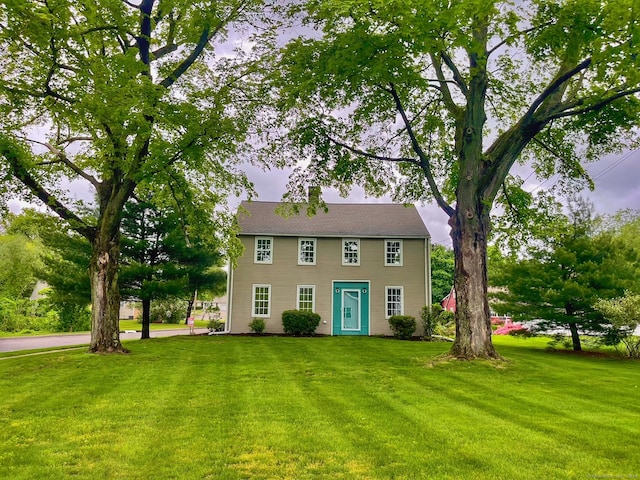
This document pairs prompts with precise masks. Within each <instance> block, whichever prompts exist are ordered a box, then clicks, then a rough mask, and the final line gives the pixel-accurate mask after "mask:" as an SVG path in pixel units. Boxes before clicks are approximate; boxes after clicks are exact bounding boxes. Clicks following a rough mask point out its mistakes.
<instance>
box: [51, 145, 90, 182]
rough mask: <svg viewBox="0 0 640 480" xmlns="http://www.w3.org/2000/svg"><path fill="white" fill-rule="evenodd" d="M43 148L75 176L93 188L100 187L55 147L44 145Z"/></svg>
mask: <svg viewBox="0 0 640 480" xmlns="http://www.w3.org/2000/svg"><path fill="white" fill-rule="evenodd" d="M44 146H45V147H47V148H48V149H49V151H50V152H51V153H53V154H54V155H55V156H56V157H58V158H59V159H60V161H61V162H62V163H64V164H65V165H66V166H67V167H69V168H70V169H71V170H72V171H73V172H74V173H75V174H76V175H78V176H80V177H82V178H84V179H85V180H87V181H88V182H89V183H91V185H93V186H94V187H95V188H98V186H99V185H100V182H99V181H98V180H97V179H96V178H95V177H94V176H93V175H89V174H88V173H87V172H85V171H84V170H82V169H81V168H80V167H78V166H77V165H76V164H75V163H73V162H72V161H71V160H69V158H68V157H67V155H66V154H65V153H64V152H63V151H62V150H58V149H57V148H56V147H54V146H53V145H51V144H50V143H45V144H44Z"/></svg>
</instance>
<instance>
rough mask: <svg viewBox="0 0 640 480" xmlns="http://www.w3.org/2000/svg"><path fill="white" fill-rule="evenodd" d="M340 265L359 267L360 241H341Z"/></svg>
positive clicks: (355, 239) (349, 239)
mask: <svg viewBox="0 0 640 480" xmlns="http://www.w3.org/2000/svg"><path fill="white" fill-rule="evenodd" d="M342 265H360V240H359V239H357V238H345V239H343V240H342Z"/></svg>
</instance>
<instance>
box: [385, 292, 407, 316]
mask: <svg viewBox="0 0 640 480" xmlns="http://www.w3.org/2000/svg"><path fill="white" fill-rule="evenodd" d="M392 288H399V289H400V315H404V287H402V286H400V285H388V286H386V287H384V318H386V319H387V320H388V319H389V318H391V316H390V315H389V290H390V289H392Z"/></svg>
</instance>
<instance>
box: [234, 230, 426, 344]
mask: <svg viewBox="0 0 640 480" xmlns="http://www.w3.org/2000/svg"><path fill="white" fill-rule="evenodd" d="M267 236H268V237H270V238H272V239H273V244H272V259H271V263H270V264H261V263H255V258H254V253H255V242H256V237H257V236H256V235H241V236H240V240H241V241H242V243H243V245H244V248H245V251H244V254H243V255H242V256H241V257H240V258H239V259H238V264H237V267H236V268H235V269H234V271H233V272H232V275H231V276H230V289H231V290H232V294H231V298H230V306H231V309H230V315H229V316H230V325H229V327H228V328H230V331H231V332H232V333H245V332H249V331H250V329H249V323H250V322H251V320H252V319H253V318H254V315H253V301H254V298H253V293H254V292H253V288H254V285H269V286H270V295H271V298H270V304H269V307H270V308H269V315H268V317H266V318H265V321H266V325H267V329H266V331H267V332H273V333H280V332H282V321H281V317H282V312H283V311H285V310H290V309H295V308H296V301H297V296H298V286H300V285H309V286H314V287H315V292H314V293H315V309H314V311H315V312H316V313H318V314H320V316H321V323H320V326H319V327H318V329H317V333H319V334H326V335H330V334H332V318H333V316H334V310H333V308H334V305H333V303H334V296H333V293H334V291H335V284H334V282H356V281H357V282H367V284H368V292H366V293H365V295H366V298H367V301H368V305H369V318H368V319H367V321H368V322H369V329H368V332H367V333H368V334H369V335H389V334H391V331H390V329H389V325H388V321H387V319H386V315H385V313H386V312H385V310H386V287H402V296H403V304H404V311H403V313H404V314H405V315H412V316H414V317H416V320H417V323H418V326H419V329H418V331H417V334H421V331H422V329H421V325H420V309H421V308H422V307H423V306H424V305H426V304H428V303H429V299H430V297H431V291H430V286H431V282H430V271H429V259H428V255H429V250H430V247H429V239H428V237H425V238H402V237H386V238H362V237H357V236H354V237H353V238H359V241H360V249H359V256H360V257H359V259H360V264H359V265H358V266H351V265H343V264H342V241H343V238H349V237H346V236H345V237H320V238H317V237H310V238H316V261H315V265H299V264H298V239H299V237H297V236H277V235H267ZM258 237H260V235H258ZM304 237H305V238H308V237H309V236H308V235H305V236H304ZM385 239H402V253H403V255H402V256H403V258H402V266H386V265H385ZM365 290H366V289H365ZM363 301H364V298H363Z"/></svg>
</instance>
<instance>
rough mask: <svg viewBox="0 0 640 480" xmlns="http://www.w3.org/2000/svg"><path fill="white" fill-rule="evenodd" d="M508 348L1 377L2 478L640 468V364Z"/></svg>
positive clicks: (237, 355)
mask: <svg viewBox="0 0 640 480" xmlns="http://www.w3.org/2000/svg"><path fill="white" fill-rule="evenodd" d="M534 340H535V342H531V343H528V341H526V340H520V343H514V342H513V341H511V340H505V341H504V344H503V345H500V343H499V342H501V341H502V340H498V341H497V343H498V348H499V351H500V352H501V353H502V354H503V355H504V356H505V357H506V358H507V359H508V361H507V362H505V363H499V364H487V363H483V362H471V363H469V362H439V360H438V358H437V355H439V354H440V353H444V352H446V350H447V348H448V345H444V344H428V343H424V342H400V341H394V340H389V339H379V338H329V337H325V338H289V337H176V338H166V339H152V340H149V341H141V342H131V343H129V344H128V347H129V348H130V349H131V352H132V353H131V354H129V355H121V356H96V355H87V354H85V353H82V352H79V351H72V352H61V353H55V354H51V355H50V356H40V357H23V358H16V359H11V360H8V361H5V362H2V364H0V414H1V415H2V418H5V419H7V421H6V423H5V427H6V428H2V429H1V430H0V478H12V479H13V478H17V479H20V478H25V479H27V478H69V477H75V478H128V479H138V478H139V479H143V478H150V475H152V476H153V477H155V478H229V479H235V478H438V479H447V478H450V479H454V478H477V479H483V478H487V479H489V478H492V479H493V478H504V479H512V478H576V477H582V478H584V477H588V476H589V475H632V474H634V472H638V471H640V460H639V458H640V455H639V454H640V443H639V442H640V440H639V439H640V435H639V433H640V414H639V412H638V408H637V398H638V396H637V393H638V387H637V383H638V381H637V380H638V373H637V372H638V364H637V362H629V361H624V360H611V359H606V358H585V357H578V356H573V355H566V354H557V353H550V352H546V351H544V350H541V349H539V348H528V347H527V346H528V345H534V346H535V345H536V342H537V341H538V340H537V339H534Z"/></svg>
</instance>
